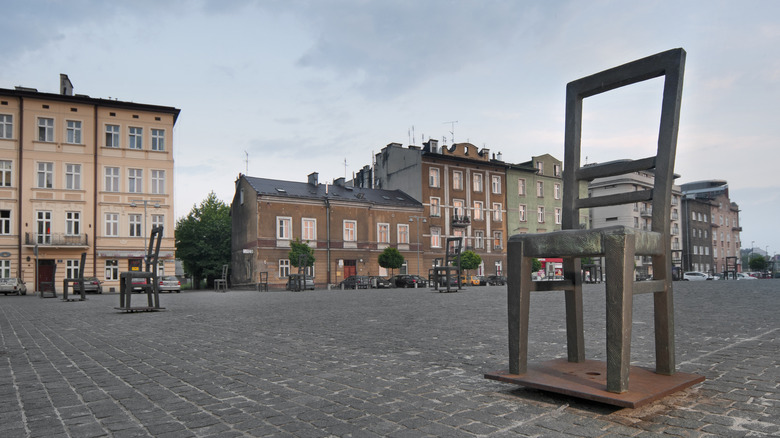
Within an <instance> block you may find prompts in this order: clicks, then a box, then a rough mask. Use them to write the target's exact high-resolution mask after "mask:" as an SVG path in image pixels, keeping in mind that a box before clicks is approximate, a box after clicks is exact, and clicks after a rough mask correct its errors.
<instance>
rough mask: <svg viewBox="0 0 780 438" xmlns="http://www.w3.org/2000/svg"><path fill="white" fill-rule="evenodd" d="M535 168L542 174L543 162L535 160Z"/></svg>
mask: <svg viewBox="0 0 780 438" xmlns="http://www.w3.org/2000/svg"><path fill="white" fill-rule="evenodd" d="M536 170H537V171H539V175H544V162H542V161H537V162H536Z"/></svg>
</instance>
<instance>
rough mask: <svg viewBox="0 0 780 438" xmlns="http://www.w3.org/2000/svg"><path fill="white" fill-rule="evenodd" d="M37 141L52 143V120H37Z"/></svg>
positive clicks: (42, 118) (41, 118) (43, 118)
mask: <svg viewBox="0 0 780 438" xmlns="http://www.w3.org/2000/svg"><path fill="white" fill-rule="evenodd" d="M38 141H49V142H51V141H54V119H49V118H46V117H39V118H38Z"/></svg>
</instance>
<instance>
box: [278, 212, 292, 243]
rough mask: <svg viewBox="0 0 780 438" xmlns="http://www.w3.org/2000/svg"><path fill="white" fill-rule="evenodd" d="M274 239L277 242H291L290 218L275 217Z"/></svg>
mask: <svg viewBox="0 0 780 438" xmlns="http://www.w3.org/2000/svg"><path fill="white" fill-rule="evenodd" d="M276 238H277V239H279V240H291V239H292V218H291V217H282V216H277V217H276Z"/></svg>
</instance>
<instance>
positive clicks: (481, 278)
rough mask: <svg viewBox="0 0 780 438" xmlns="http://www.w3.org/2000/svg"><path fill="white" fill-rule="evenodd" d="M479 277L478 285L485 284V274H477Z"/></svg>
mask: <svg viewBox="0 0 780 438" xmlns="http://www.w3.org/2000/svg"><path fill="white" fill-rule="evenodd" d="M477 278H478V279H479V285H480V286H487V276H486V275H479V276H477Z"/></svg>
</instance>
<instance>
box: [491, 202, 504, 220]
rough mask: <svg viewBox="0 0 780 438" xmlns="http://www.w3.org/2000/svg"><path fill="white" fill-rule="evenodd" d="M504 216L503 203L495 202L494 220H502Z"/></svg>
mask: <svg viewBox="0 0 780 438" xmlns="http://www.w3.org/2000/svg"><path fill="white" fill-rule="evenodd" d="M503 218H504V214H503V211H502V210H501V204H500V203H498V202H494V203H493V221H494V222H501V221H502V220H503Z"/></svg>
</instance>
